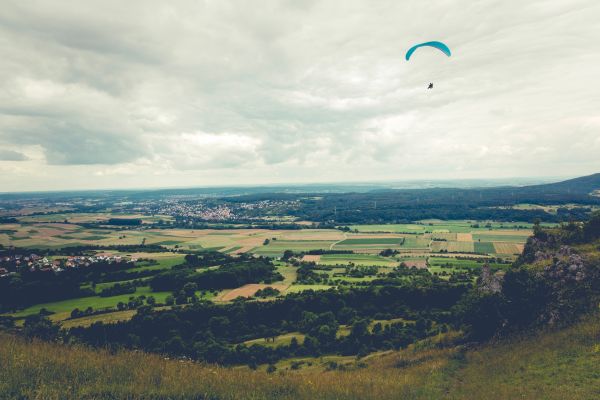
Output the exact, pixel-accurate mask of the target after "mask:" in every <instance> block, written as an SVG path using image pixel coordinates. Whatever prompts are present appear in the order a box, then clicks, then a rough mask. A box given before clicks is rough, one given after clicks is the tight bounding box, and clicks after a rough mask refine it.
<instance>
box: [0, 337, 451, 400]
mask: <svg viewBox="0 0 600 400" xmlns="http://www.w3.org/2000/svg"><path fill="white" fill-rule="evenodd" d="M430 352H431V354H429V355H427V354H426V353H425V352H416V353H412V352H406V353H403V354H402V355H400V353H395V354H392V355H388V356H385V357H378V358H377V359H375V360H372V361H371V362H370V363H369V367H368V368H361V369H357V370H352V371H323V370H312V371H300V372H299V373H298V372H281V373H279V372H276V373H274V374H267V373H266V372H264V371H251V370H248V369H231V368H221V367H216V366H206V365H199V364H194V363H189V362H180V361H177V360H164V359H163V358H161V357H159V356H156V355H152V354H144V353H135V352H120V353H118V354H110V353H109V352H107V351H104V350H99V351H97V350H92V349H87V348H84V347H70V346H64V345H60V344H54V343H44V342H39V341H34V342H31V343H29V342H26V341H24V340H23V339H21V338H17V337H14V336H10V335H0V397H1V398H6V399H17V398H18V399H21V398H26V399H44V400H51V399H61V400H62V399H311V400H313V399H369V398H378V399H402V398H430V395H432V393H431V392H430V391H428V390H425V389H424V388H423V383H424V381H425V380H426V379H427V377H429V376H431V374H435V373H438V372H439V371H440V370H441V367H442V366H443V364H444V362H445V359H446V354H445V352H447V351H435V350H431V351H430ZM400 359H404V364H403V365H411V366H410V367H409V368H404V369H399V368H396V367H395V365H396V364H397V363H398V361H399V360H400Z"/></svg>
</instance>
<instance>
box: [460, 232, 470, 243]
mask: <svg viewBox="0 0 600 400" xmlns="http://www.w3.org/2000/svg"><path fill="white" fill-rule="evenodd" d="M456 241H457V242H472V241H473V235H472V234H470V233H457V234H456Z"/></svg>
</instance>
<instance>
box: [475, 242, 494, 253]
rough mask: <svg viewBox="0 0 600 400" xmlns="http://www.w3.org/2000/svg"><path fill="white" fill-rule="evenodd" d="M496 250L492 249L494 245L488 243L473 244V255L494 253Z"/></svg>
mask: <svg viewBox="0 0 600 400" xmlns="http://www.w3.org/2000/svg"><path fill="white" fill-rule="evenodd" d="M495 252H496V249H495V248H494V244H493V243H490V242H475V253H482V254H488V253H495Z"/></svg>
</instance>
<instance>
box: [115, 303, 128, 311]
mask: <svg viewBox="0 0 600 400" xmlns="http://www.w3.org/2000/svg"><path fill="white" fill-rule="evenodd" d="M126 308H127V306H126V305H125V303H123V302H122V301H120V302H118V303H117V310H119V311H123V310H125V309H126Z"/></svg>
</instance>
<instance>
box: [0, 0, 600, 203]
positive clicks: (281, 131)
mask: <svg viewBox="0 0 600 400" xmlns="http://www.w3.org/2000/svg"><path fill="white" fill-rule="evenodd" d="M161 3H162V4H161ZM598 21H600V2H598V1H597V0H570V1H569V0H560V1H555V0H542V1H537V0H528V1H516V0H515V1H512V0H510V1H507V0H480V1H451V0H446V1H437V2H433V1H422V0H415V1H398V0H390V1H367V0H365V1H353V0H343V1H342V0H340V1H301V0H287V1H285V0H280V1H266V0H260V1H241V0H240V1H235V2H233V1H224V0H215V1H168V2H167V1H165V2H148V1H139V2H138V1H131V0H127V1H123V0H119V1H106V0H103V1H85V2H82V1H75V0H74V1H68V2H67V1H24V0H18V1H6V0H4V1H3V2H2V6H1V7H0V192H1V191H18V190H48V189H50V190H56V189H84V188H127V187H135V188H139V187H165V186H201V185H230V184H260V183H292V182H333V181H369V180H377V181H381V180H406V179H424V178H426V179H433V178H436V179H441V178H486V177H522V176H527V177H531V176H576V175H585V174H591V173H594V172H600V45H599V43H600V27H599V25H598V24H599V22H598ZM429 40H441V41H443V42H445V43H447V44H448V45H449V46H450V48H451V49H452V52H453V55H452V57H450V58H448V57H446V56H445V55H444V54H443V53H441V52H439V51H437V50H435V49H431V48H422V49H420V50H418V51H417V52H416V53H415V54H414V55H413V57H412V58H411V60H410V61H409V62H406V61H405V60H404V53H405V52H406V50H407V49H408V48H409V47H410V46H411V45H413V44H415V43H419V42H422V41H429ZM429 82H433V83H434V89H433V90H427V89H426V87H427V85H428V84H429Z"/></svg>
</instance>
